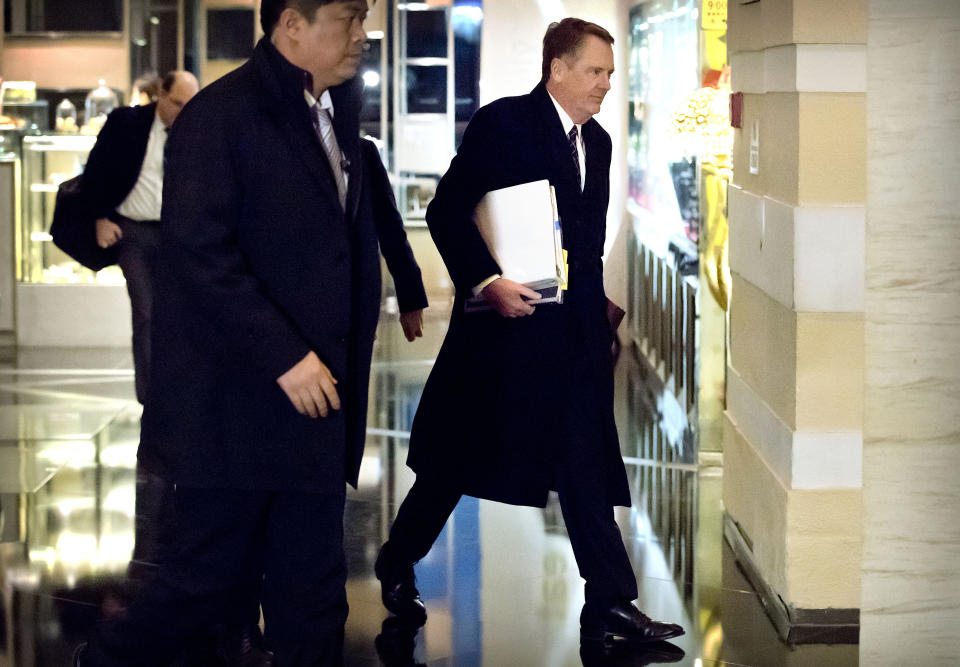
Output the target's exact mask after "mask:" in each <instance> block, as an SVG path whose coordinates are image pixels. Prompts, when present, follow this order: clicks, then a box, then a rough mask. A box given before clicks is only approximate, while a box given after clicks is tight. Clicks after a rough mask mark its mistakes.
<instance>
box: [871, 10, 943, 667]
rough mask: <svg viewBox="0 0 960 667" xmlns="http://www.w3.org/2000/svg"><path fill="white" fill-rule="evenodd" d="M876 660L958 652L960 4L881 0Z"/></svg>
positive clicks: (916, 660) (874, 34) (874, 358)
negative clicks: (959, 102)
mask: <svg viewBox="0 0 960 667" xmlns="http://www.w3.org/2000/svg"><path fill="white" fill-rule="evenodd" d="M869 10H870V20H869V39H868V47H867V50H868V64H869V67H868V72H867V79H868V88H867V90H868V92H867V145H868V162H867V164H868V175H869V178H868V183H867V191H868V193H869V194H868V198H867V245H866V267H867V271H866V333H865V338H866V341H865V346H866V393H865V416H864V467H863V475H864V479H863V493H864V508H865V517H864V558H863V599H862V605H861V633H860V637H861V647H860V662H861V664H862V665H951V664H954V663H956V661H957V655H958V654H960V631H958V627H960V509H958V508H960V481H958V471H960V361H958V352H960V213H958V211H960V177H958V173H960V105H958V104H957V100H958V96H960V58H958V55H957V54H958V52H960V3H957V2H954V1H953V0H912V1H911V2H909V3H904V2H900V1H898V0H870V2H869Z"/></svg>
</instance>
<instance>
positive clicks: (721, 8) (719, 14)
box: [700, 0, 727, 30]
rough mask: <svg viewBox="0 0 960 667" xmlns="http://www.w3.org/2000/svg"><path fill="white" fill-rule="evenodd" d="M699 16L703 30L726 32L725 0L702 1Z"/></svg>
mask: <svg viewBox="0 0 960 667" xmlns="http://www.w3.org/2000/svg"><path fill="white" fill-rule="evenodd" d="M700 16H701V17H702V24H703V29H704V30H726V29H727V0H703V6H702V8H701V10H700Z"/></svg>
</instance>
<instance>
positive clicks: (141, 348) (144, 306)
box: [111, 213, 160, 403]
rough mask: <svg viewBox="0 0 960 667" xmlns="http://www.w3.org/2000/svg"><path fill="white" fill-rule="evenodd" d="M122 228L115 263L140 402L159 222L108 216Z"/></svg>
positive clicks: (144, 385)
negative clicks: (122, 284) (126, 305)
mask: <svg viewBox="0 0 960 667" xmlns="http://www.w3.org/2000/svg"><path fill="white" fill-rule="evenodd" d="M111 217H112V218H113V219H114V220H115V221H116V222H117V224H118V225H120V229H121V230H122V231H123V238H122V239H120V242H119V243H118V244H117V264H119V265H120V269H121V270H122V271H123V277H124V279H125V280H126V281H127V294H129V295H130V311H131V315H132V320H133V322H132V324H133V372H134V382H135V384H136V390H137V400H138V401H140V402H141V403H143V402H144V401H145V400H146V398H147V389H148V388H149V386H150V309H151V308H152V307H153V276H154V272H155V271H156V261H157V252H158V250H159V248H160V227H159V225H160V223H159V221H156V220H146V221H140V220H131V219H130V218H126V217H124V216H122V215H120V214H119V213H114V214H113V216H111Z"/></svg>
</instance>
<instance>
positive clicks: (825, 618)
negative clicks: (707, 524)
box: [723, 512, 860, 644]
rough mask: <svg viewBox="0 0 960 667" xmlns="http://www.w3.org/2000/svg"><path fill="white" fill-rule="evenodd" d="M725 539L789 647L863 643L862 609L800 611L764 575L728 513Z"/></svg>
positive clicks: (724, 527)
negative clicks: (782, 596) (786, 600)
mask: <svg viewBox="0 0 960 667" xmlns="http://www.w3.org/2000/svg"><path fill="white" fill-rule="evenodd" d="M723 537H724V539H726V541H727V544H729V545H730V548H731V549H732V550H733V554H734V556H735V558H736V559H737V565H739V566H740V570H741V571H742V572H743V574H744V575H745V576H746V578H747V580H748V581H749V582H750V585H751V586H753V589H754V590H755V591H756V592H757V594H758V595H759V596H760V602H761V603H762V604H763V608H764V609H765V610H766V612H767V616H769V617H770V620H771V621H773V625H774V627H776V629H777V633H778V634H779V635H780V638H781V639H783V641H785V642H787V643H788V644H858V643H860V610H859V609H798V608H796V607H794V606H792V605H788V604H786V603H785V602H784V601H783V598H781V597H780V595H779V594H777V592H776V591H775V590H774V589H773V588H772V587H771V586H770V585H769V584H768V583H767V582H766V581H765V580H764V578H763V576H762V575H761V574H760V570H759V569H758V568H757V566H756V563H754V560H753V549H752V548H751V547H750V544H749V543H748V541H747V539H746V538H745V537H744V535H743V533H741V532H740V527H739V525H738V524H737V522H736V521H734V519H733V517H731V516H730V515H729V514H728V513H727V512H724V513H723Z"/></svg>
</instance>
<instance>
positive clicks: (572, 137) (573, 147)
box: [567, 125, 583, 192]
mask: <svg viewBox="0 0 960 667" xmlns="http://www.w3.org/2000/svg"><path fill="white" fill-rule="evenodd" d="M567 143H569V144H570V157H571V158H572V159H573V166H574V168H575V169H576V170H577V185H578V186H579V187H580V191H581V192H582V191H583V185H582V183H583V181H582V178H581V176H580V152H579V151H578V150H577V126H576V125H574V126H573V127H572V128H571V129H570V133H569V134H567Z"/></svg>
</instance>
